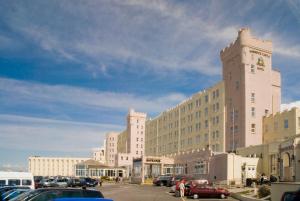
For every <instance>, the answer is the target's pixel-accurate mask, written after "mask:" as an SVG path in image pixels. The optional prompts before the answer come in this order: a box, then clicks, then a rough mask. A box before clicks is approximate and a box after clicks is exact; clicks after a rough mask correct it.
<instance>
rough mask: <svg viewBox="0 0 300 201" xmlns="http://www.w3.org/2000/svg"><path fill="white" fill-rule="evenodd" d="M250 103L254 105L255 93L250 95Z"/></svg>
mask: <svg viewBox="0 0 300 201" xmlns="http://www.w3.org/2000/svg"><path fill="white" fill-rule="evenodd" d="M251 103H255V93H253V92H252V93H251Z"/></svg>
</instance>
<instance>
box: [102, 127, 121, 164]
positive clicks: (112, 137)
mask: <svg viewBox="0 0 300 201" xmlns="http://www.w3.org/2000/svg"><path fill="white" fill-rule="evenodd" d="M118 135H119V134H118V133H116V132H110V133H107V134H106V145H105V148H106V151H105V159H106V165H108V166H115V155H116V154H117V151H118Z"/></svg>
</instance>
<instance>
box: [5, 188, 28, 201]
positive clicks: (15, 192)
mask: <svg viewBox="0 0 300 201" xmlns="http://www.w3.org/2000/svg"><path fill="white" fill-rule="evenodd" d="M29 190H30V189H29V188H28V189H24V188H16V189H12V190H9V191H7V192H5V193H3V194H2V198H0V200H1V201H8V200H11V199H13V198H15V197H17V196H19V195H21V194H22V193H25V192H28V191H29Z"/></svg>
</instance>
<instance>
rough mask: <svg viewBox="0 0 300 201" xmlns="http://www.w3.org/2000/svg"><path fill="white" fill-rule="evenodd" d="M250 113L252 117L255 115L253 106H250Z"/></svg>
mask: <svg viewBox="0 0 300 201" xmlns="http://www.w3.org/2000/svg"><path fill="white" fill-rule="evenodd" d="M251 115H252V117H255V107H252V108H251Z"/></svg>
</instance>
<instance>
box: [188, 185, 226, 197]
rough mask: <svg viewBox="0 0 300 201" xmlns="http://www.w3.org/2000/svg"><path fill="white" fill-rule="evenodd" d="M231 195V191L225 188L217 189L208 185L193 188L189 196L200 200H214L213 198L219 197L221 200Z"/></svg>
mask: <svg viewBox="0 0 300 201" xmlns="http://www.w3.org/2000/svg"><path fill="white" fill-rule="evenodd" d="M229 195H230V193H229V191H228V190H226V189H224V188H215V187H212V186H208V185H196V186H192V187H191V188H190V189H189V196H191V197H193V198H194V199H198V198H200V197H201V198H212V197H219V198H222V199H224V198H226V197H228V196H229Z"/></svg>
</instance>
